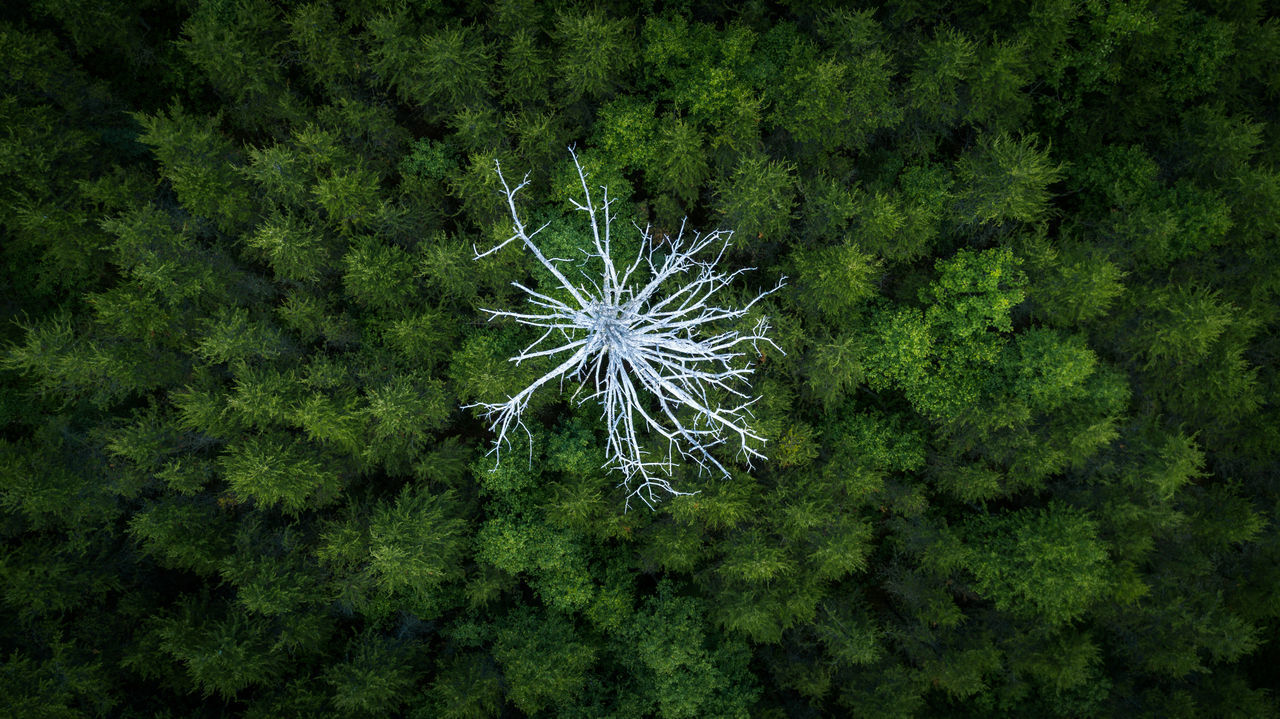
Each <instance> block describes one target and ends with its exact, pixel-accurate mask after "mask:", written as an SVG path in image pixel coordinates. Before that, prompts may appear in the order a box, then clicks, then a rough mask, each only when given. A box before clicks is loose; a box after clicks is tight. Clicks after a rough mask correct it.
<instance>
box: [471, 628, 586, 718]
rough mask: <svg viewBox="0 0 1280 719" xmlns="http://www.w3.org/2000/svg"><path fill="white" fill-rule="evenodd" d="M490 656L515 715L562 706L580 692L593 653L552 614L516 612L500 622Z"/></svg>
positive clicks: (571, 630) (573, 631) (573, 632)
mask: <svg viewBox="0 0 1280 719" xmlns="http://www.w3.org/2000/svg"><path fill="white" fill-rule="evenodd" d="M493 655H494V657H495V658H496V659H497V660H498V664H499V665H500V666H501V667H502V674H503V677H504V678H505V679H506V682H507V685H508V687H509V689H508V697H509V698H510V700H511V702H512V703H513V704H515V706H516V707H517V708H518V709H520V710H521V711H523V712H525V713H527V714H533V713H536V712H538V711H540V710H542V709H543V708H547V707H559V706H564V705H566V704H567V703H569V702H570V701H572V700H573V698H574V697H575V695H577V694H578V693H579V692H580V691H582V688H583V685H584V684H586V680H587V676H586V672H587V670H588V669H589V668H590V667H591V665H592V664H593V663H594V662H595V660H596V651H595V650H594V649H593V648H592V647H591V646H590V645H589V644H585V643H583V641H582V639H581V637H580V636H579V635H578V633H577V632H576V631H575V630H574V627H573V625H572V624H571V623H570V622H568V621H567V620H565V619H564V618H562V617H560V616H558V615H555V614H546V615H539V614H535V613H533V612H532V611H530V610H528V609H525V610H516V611H515V612H513V613H512V614H510V615H508V616H507V617H506V618H504V620H503V621H502V622H501V625H500V628H499V629H498V631H497V633H496V635H495V638H494V645H493Z"/></svg>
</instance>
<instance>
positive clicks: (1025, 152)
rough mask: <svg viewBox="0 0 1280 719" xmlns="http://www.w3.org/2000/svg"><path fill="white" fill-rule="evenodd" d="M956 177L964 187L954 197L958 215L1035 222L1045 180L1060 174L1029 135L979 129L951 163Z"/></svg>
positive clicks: (1045, 193)
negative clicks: (988, 132) (984, 132)
mask: <svg viewBox="0 0 1280 719" xmlns="http://www.w3.org/2000/svg"><path fill="white" fill-rule="evenodd" d="M956 174H957V181H958V182H959V184H960V186H961V187H964V188H965V193H964V194H963V195H961V196H960V198H959V200H958V204H959V207H958V210H959V213H960V216H961V217H962V218H963V219H965V220H967V221H969V222H975V223H1001V222H1008V221H1016V222H1027V223H1034V222H1038V221H1040V220H1042V219H1044V214H1045V212H1046V208H1047V205H1048V202H1049V186H1050V185H1052V184H1053V183H1055V182H1057V181H1058V180H1059V179H1061V177H1062V168H1061V166H1060V165H1054V164H1053V161H1052V160H1051V159H1050V158H1049V153H1048V151H1047V150H1041V149H1040V148H1039V147H1038V146H1037V143H1036V142H1035V140H1034V139H1032V138H1026V137H1024V138H1017V139H1015V138H1013V137H1010V136H1009V135H1006V134H996V135H983V136H981V137H980V139H979V141H978V147H977V148H975V149H974V150H973V151H972V152H970V153H968V154H966V155H965V156H964V157H961V158H960V161H959V162H957V163H956Z"/></svg>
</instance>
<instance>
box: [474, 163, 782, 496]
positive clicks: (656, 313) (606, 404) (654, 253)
mask: <svg viewBox="0 0 1280 719" xmlns="http://www.w3.org/2000/svg"><path fill="white" fill-rule="evenodd" d="M569 152H570V154H571V155H572V157H573V163H574V166H575V167H576V168H577V170H578V177H579V179H580V180H581V181H582V194H583V201H582V202H578V201H576V200H574V201H573V204H574V206H575V207H576V208H577V209H578V210H581V211H582V212H585V213H587V216H588V217H589V218H590V220H591V236H592V248H591V249H590V250H587V249H583V250H582V253H583V255H584V257H583V258H582V260H581V263H580V266H579V268H578V274H580V275H581V276H582V279H583V282H580V283H578V284H575V283H574V282H571V281H570V280H569V278H568V277H566V276H565V274H564V273H563V272H562V271H561V269H560V265H561V264H562V263H565V262H569V261H570V259H569V258H559V257H553V258H548V257H546V256H545V255H544V254H543V253H542V251H541V250H540V249H538V246H537V245H536V244H534V242H533V238H534V237H535V236H536V235H537V234H538V233H539V232H541V231H542V230H544V229H546V227H547V225H543V226H542V227H539V228H538V229H537V230H533V231H532V232H530V231H528V230H527V228H526V227H525V225H524V223H523V222H522V221H521V220H520V215H519V213H518V212H517V211H516V193H518V192H519V191H520V190H521V189H523V188H524V187H525V186H526V185H528V184H529V177H528V175H525V178H524V180H523V181H522V182H521V183H520V184H519V185H517V186H516V187H514V188H512V187H510V186H509V185H508V184H507V181H506V179H505V178H504V177H503V176H502V167H501V165H500V164H499V163H498V162H497V161H495V162H494V165H495V166H496V168H497V172H498V179H499V180H500V181H501V182H502V189H503V191H504V192H505V194H506V199H507V205H508V207H509V208H510V210H511V219H512V222H513V230H514V232H513V234H512V235H511V237H509V238H507V239H506V240H504V241H503V242H502V243H501V244H499V245H497V246H496V247H493V248H491V249H489V250H488V251H486V252H480V251H479V250H476V252H475V256H476V259H477V260H478V259H480V258H482V257H485V256H487V255H490V254H493V253H494V252H497V251H498V250H500V249H502V248H503V247H506V246H507V245H508V244H510V243H512V242H515V241H516V240H519V241H520V242H522V243H523V244H524V246H525V247H527V248H528V249H529V251H530V252H532V253H533V255H534V257H536V258H537V259H538V262H540V263H541V264H542V266H543V267H545V268H546V269H547V270H548V271H549V272H550V273H551V275H552V277H554V278H555V281H556V282H557V283H558V284H559V290H562V291H563V292H562V293H561V292H559V291H557V290H548V291H546V292H537V291H534V290H532V289H529V288H528V287H525V286H524V285H522V284H520V283H518V282H516V283H513V285H514V286H515V287H517V288H518V289H520V290H521V291H523V292H524V293H526V294H527V295H528V302H529V304H530V305H532V306H534V307H536V308H538V311H534V312H529V313H520V312H508V311H505V310H489V309H486V310H484V311H485V312H487V313H489V315H490V317H489V319H490V320H492V319H493V318H494V317H506V318H510V319H513V320H515V321H516V322H519V323H520V324H524V325H529V326H531V327H537V328H539V329H542V330H544V331H543V333H542V336H541V337H539V338H538V339H537V340H535V341H534V342H533V344H531V345H529V346H528V347H526V348H525V350H524V351H523V352H521V353H520V354H519V355H517V356H515V357H512V358H511V361H512V362H515V363H517V364H519V363H520V362H524V361H525V360H530V359H534V358H538V357H561V356H563V357H564V359H563V361H561V362H560V364H559V365H557V366H556V367H555V368H554V369H552V370H551V371H549V372H547V373H546V374H544V375H542V376H541V377H539V378H538V379H537V380H536V381H534V382H533V383H532V384H530V385H529V386H528V387H526V388H525V389H524V390H523V391H521V392H520V393H519V394H517V395H515V396H514V397H508V398H507V400H506V401H505V402H499V403H494V404H488V403H477V404H473V405H467V407H480V408H481V409H482V410H483V411H482V415H483V416H484V417H485V419H486V420H488V421H490V422H491V425H490V429H491V430H492V431H495V432H497V437H496V439H495V440H494V447H493V449H492V450H491V452H490V454H495V455H497V456H498V461H501V449H502V447H503V446H504V445H506V446H507V447H510V440H509V439H508V436H507V433H508V432H509V431H511V430H512V429H513V428H515V427H518V428H520V429H522V430H524V431H525V432H526V433H529V428H528V427H527V426H526V425H525V424H524V421H523V419H522V417H521V414H522V412H523V411H524V409H525V407H526V406H527V405H528V403H529V398H530V397H531V396H532V395H533V393H534V392H535V391H537V389H538V388H539V387H542V386H543V385H546V384H549V383H551V382H555V381H558V383H559V384H560V386H561V388H562V389H563V385H564V380H565V379H566V378H569V379H571V380H574V381H577V382H580V383H581V384H580V386H579V388H578V390H577V391H575V392H574V395H573V398H575V399H577V398H578V397H579V395H580V394H582V391H583V388H584V387H586V386H587V384H588V382H587V380H591V382H590V384H591V385H593V388H594V391H590V393H589V394H586V395H585V396H582V397H581V398H580V399H578V402H579V404H581V403H583V402H586V401H587V400H599V402H600V404H601V406H602V408H603V415H602V419H603V420H604V423H605V427H606V429H607V432H608V444H607V448H606V454H607V455H608V457H609V460H608V462H606V464H605V466H606V467H611V468H616V469H619V470H621V471H622V472H623V475H624V478H623V480H622V482H621V483H620V485H619V486H623V487H626V488H627V489H628V490H629V493H628V495H627V507H628V508H629V507H630V503H631V498H632V497H639V498H640V499H641V500H642V501H644V503H645V504H647V505H649V507H650V508H652V507H653V504H654V503H655V502H657V501H659V499H660V498H661V495H662V493H667V494H673V495H679V494H689V493H688V492H681V491H679V490H677V489H675V488H674V487H672V486H671V484H670V481H669V477H670V476H671V471H672V468H673V467H674V466H675V463H676V458H677V457H680V458H684V459H687V460H690V461H693V462H694V463H696V464H697V465H698V467H699V471H706V470H711V469H715V470H718V471H719V472H721V473H722V474H724V475H728V470H727V469H726V468H725V466H724V465H723V464H722V463H721V462H720V460H718V459H716V457H715V456H714V455H713V454H712V453H711V449H712V448H714V447H716V446H718V445H721V444H725V443H727V442H731V441H732V442H733V443H735V444H736V445H737V447H738V452H739V454H740V456H742V457H744V459H745V461H746V464H747V466H748V467H749V466H750V464H751V461H752V460H753V459H763V458H764V455H763V454H762V453H761V452H760V451H759V449H757V446H759V445H763V444H764V441H765V440H764V439H763V438H762V437H760V436H759V435H757V434H756V433H755V432H753V431H752V430H751V428H750V427H749V426H748V424H747V419H748V418H750V417H751V416H752V415H751V410H750V406H751V404H752V403H753V402H755V399H748V398H747V395H746V393H745V391H744V390H743V388H741V387H739V386H738V385H741V384H743V383H744V382H743V381H742V380H744V378H745V377H746V376H747V375H749V374H751V372H752V369H751V367H750V364H749V363H746V362H735V360H737V359H738V358H740V357H743V356H745V354H746V353H745V351H743V350H744V349H745V348H743V347H742V346H743V345H748V344H749V345H751V347H752V349H753V351H754V354H759V348H758V343H760V342H765V343H767V344H769V345H770V346H772V347H774V349H778V350H779V351H781V349H779V348H778V346H777V345H776V344H774V343H773V341H772V340H770V339H769V338H768V337H766V336H765V333H766V332H767V331H768V329H769V324H768V321H767V319H765V318H762V319H760V320H759V321H758V322H757V323H756V324H755V327H754V329H753V330H752V331H751V333H750V334H743V333H741V332H738V331H736V330H721V331H718V332H717V331H714V330H713V328H715V327H717V326H723V325H724V323H726V322H731V321H733V320H736V319H738V318H740V317H743V316H744V315H746V314H747V312H748V311H749V310H750V309H751V307H752V306H753V305H755V304H756V303H757V302H759V301H760V300H761V299H762V298H763V297H765V296H767V295H769V294H770V293H772V292H774V291H776V290H777V289H778V288H780V287H781V286H782V284H783V281H784V280H785V279H786V278H785V277H784V278H782V279H780V280H779V281H778V284H777V285H776V286H775V287H774V288H773V289H771V290H768V291H767V292H762V293H760V294H758V295H757V296H756V297H755V299H753V300H751V301H750V302H749V303H747V304H746V306H744V307H741V308H738V309H730V308H725V307H717V306H714V305H710V304H709V301H710V299H711V296H712V295H714V294H715V293H716V292H717V291H719V290H720V289H722V288H724V287H725V286H727V285H728V284H729V283H730V282H732V281H733V280H734V279H735V278H736V277H737V276H738V275H740V274H742V273H744V272H748V271H750V270H753V269H755V268H753V267H748V268H744V269H740V270H736V271H733V272H729V273H725V272H721V271H719V270H717V269H716V266H717V265H718V264H719V262H720V260H721V259H722V258H723V257H724V253H725V250H726V249H727V248H728V247H729V242H730V239H731V237H732V235H733V233H732V232H731V231H724V230H717V231H715V232H712V233H710V234H706V235H702V234H699V233H697V232H695V233H694V235H693V239H692V240H686V239H685V237H684V223H683V222H682V223H681V226H680V232H679V233H678V234H677V236H676V237H675V238H674V239H669V240H668V242H669V243H670V244H669V245H668V246H664V247H662V248H661V250H662V251H664V252H665V253H666V254H665V256H663V255H662V254H660V251H659V248H658V245H657V243H655V241H654V238H653V236H652V234H651V233H650V231H649V228H648V227H646V228H644V229H642V230H641V229H640V227H639V226H638V225H637V226H636V229H637V230H639V231H640V233H641V242H640V248H639V250H638V252H637V253H636V257H635V259H634V261H632V262H631V263H630V265H629V266H627V267H626V268H625V270H623V271H622V272H621V273H620V272H619V270H618V267H617V266H616V265H615V264H614V261H613V255H612V254H611V249H612V248H611V247H610V227H611V225H612V223H613V221H614V220H616V219H617V217H616V215H610V214H609V207H610V202H611V201H610V199H609V191H608V188H605V187H601V190H602V191H603V197H604V201H603V202H602V203H601V205H600V206H599V207H598V208H597V207H596V206H595V205H594V204H592V201H591V191H590V189H589V188H588V187H587V173H585V172H583V170H582V165H581V164H579V163H578V157H577V155H576V154H574V152H573V148H570V149H569ZM599 215H603V220H604V221H603V231H602V228H601V224H602V223H601V222H600V217H599ZM548 224H550V223H548ZM704 252H705V253H706V257H707V258H708V259H704V260H699V259H697V257H698V256H699V255H700V254H702V253H704ZM589 264H590V265H591V271H590V272H588V270H587V267H588V265H589ZM540 289H541V288H540ZM552 293H556V294H561V295H562V296H564V295H567V297H568V300H567V301H561V300H560V299H556V298H555V297H552V296H551V295H552ZM704 332H705V333H707V335H706V336H704ZM549 338H552V342H553V343H559V342H562V344H559V345H558V346H555V347H549V348H546V349H540V347H541V346H542V345H543V343H544V342H545V341H546V340H548V339H549ZM753 356H754V355H753ZM735 365H736V366H735ZM717 396H722V397H725V398H731V399H729V401H730V403H731V404H730V405H729V406H725V405H722V404H721V403H720V402H719V401H717V399H716V397H717ZM645 432H652V433H653V434H656V435H658V436H659V437H661V438H663V439H665V440H666V445H667V446H666V451H665V453H660V454H658V455H657V456H655V455H653V454H652V453H651V452H650V450H647V449H645V448H644V447H643V446H642V445H641V435H642V434H643V433H645ZM529 434H530V438H531V439H532V434H531V433H529ZM530 447H531V448H532V443H531V444H530ZM530 453H531V455H530V459H531V461H532V449H531V450H530ZM664 475H665V476H664Z"/></svg>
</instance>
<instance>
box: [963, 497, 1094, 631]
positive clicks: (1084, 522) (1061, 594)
mask: <svg viewBox="0 0 1280 719" xmlns="http://www.w3.org/2000/svg"><path fill="white" fill-rule="evenodd" d="M1097 531H1098V529H1097V524H1096V523H1095V522H1094V521H1092V520H1091V519H1089V517H1088V515H1087V514H1085V513H1084V512H1081V511H1080V510H1077V509H1074V508H1072V507H1068V506H1065V505H1060V504H1051V505H1049V507H1048V508H1047V509H1045V510H1037V511H1031V510H1022V511H1020V512H1015V513H1013V514H1010V515H1005V516H989V517H982V518H979V519H976V520H974V521H972V522H970V523H968V524H967V525H966V527H965V529H964V532H965V534H966V535H967V536H969V537H971V539H970V541H971V542H972V548H971V549H969V550H968V551H967V555H968V556H967V557H966V559H965V560H963V563H964V566H966V567H967V568H968V569H969V571H971V572H973V575H974V577H975V579H976V582H975V584H974V588H975V589H976V590H977V592H978V593H979V594H981V595H982V596H984V597H987V598H989V599H991V601H992V602H994V603H995V605H996V608H997V609H1002V610H1008V611H1010V612H1013V613H1014V614H1019V615H1026V616H1028V617H1031V618H1035V619H1037V620H1039V621H1043V622H1045V623H1048V624H1059V623H1062V622H1065V621H1069V620H1071V619H1074V618H1076V617H1078V616H1079V615H1080V614H1081V613H1083V612H1084V611H1085V610H1087V609H1088V608H1089V606H1090V604H1092V603H1093V602H1094V601H1096V600H1097V599H1098V598H1099V597H1100V596H1101V595H1102V594H1103V593H1104V591H1105V590H1106V577H1105V574H1104V567H1105V562H1106V559H1107V553H1106V550H1105V549H1104V548H1103V546H1102V545H1101V544H1100V543H1099V541H1098V538H1097Z"/></svg>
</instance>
